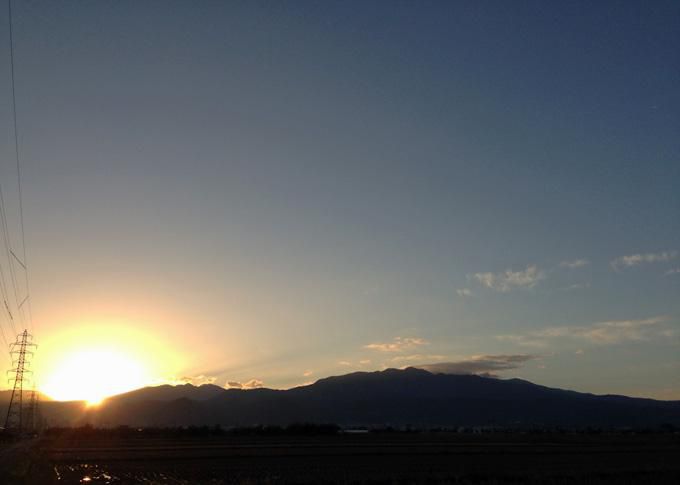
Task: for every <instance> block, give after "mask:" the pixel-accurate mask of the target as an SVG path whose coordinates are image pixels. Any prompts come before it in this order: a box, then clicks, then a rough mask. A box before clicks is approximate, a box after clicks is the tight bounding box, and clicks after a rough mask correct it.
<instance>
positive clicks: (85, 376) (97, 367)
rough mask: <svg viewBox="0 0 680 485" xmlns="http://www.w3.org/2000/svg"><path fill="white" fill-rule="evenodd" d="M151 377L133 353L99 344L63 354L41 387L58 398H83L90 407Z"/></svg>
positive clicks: (80, 399) (146, 382) (77, 399)
mask: <svg viewBox="0 0 680 485" xmlns="http://www.w3.org/2000/svg"><path fill="white" fill-rule="evenodd" d="M150 380H151V376H150V375H149V371H148V369H147V368H146V367H145V366H144V364H143V363H141V362H140V361H139V360H137V359H136V358H135V357H134V356H132V355H129V354H126V353H125V352H123V351H121V350H118V349H115V348H106V347H102V348H99V349H87V350H79V351H75V352H71V353H69V354H67V355H64V356H63V358H62V359H61V360H59V361H57V362H54V365H53V366H52V368H51V369H49V370H48V372H47V375H46V376H45V380H44V381H43V382H44V383H43V385H41V389H42V390H43V392H45V394H47V395H48V396H50V397H51V398H53V399H56V400H58V401H86V402H87V404H88V405H90V406H92V405H96V404H99V403H101V402H102V401H103V400H104V399H105V398H106V397H109V396H112V395H115V394H120V393H122V392H127V391H131V390H133V389H137V388H139V387H143V386H145V385H147V384H148V383H149V382H150Z"/></svg>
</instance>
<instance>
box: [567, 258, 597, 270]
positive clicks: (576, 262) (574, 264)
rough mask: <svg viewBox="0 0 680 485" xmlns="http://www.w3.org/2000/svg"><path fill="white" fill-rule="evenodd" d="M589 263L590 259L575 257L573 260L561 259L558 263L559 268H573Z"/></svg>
mask: <svg viewBox="0 0 680 485" xmlns="http://www.w3.org/2000/svg"><path fill="white" fill-rule="evenodd" d="M589 264H590V261H588V260H587V259H575V260H573V261H562V262H561V263H560V267H561V268H568V269H575V268H582V267H583V266H587V265H589Z"/></svg>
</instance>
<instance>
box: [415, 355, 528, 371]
mask: <svg viewBox="0 0 680 485" xmlns="http://www.w3.org/2000/svg"><path fill="white" fill-rule="evenodd" d="M539 358H540V356H539V355H533V354H500V355H474V356H472V357H469V358H467V359H464V360H459V361H456V362H439V363H435V364H425V365H419V366H416V367H418V368H419V369H424V370H426V371H428V372H432V373H434V374H483V375H494V374H493V373H494V372H501V371H505V370H511V369H517V368H519V367H522V365H523V364H524V363H526V362H528V361H530V360H535V359H539Z"/></svg>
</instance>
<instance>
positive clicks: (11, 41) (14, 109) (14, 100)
mask: <svg viewBox="0 0 680 485" xmlns="http://www.w3.org/2000/svg"><path fill="white" fill-rule="evenodd" d="M7 13H8V18H9V65H10V78H11V80H12V121H13V123H14V154H15V157H16V162H17V188H18V195H19V221H20V225H21V246H22V250H23V251H22V252H23V263H22V266H23V267H24V279H25V282H26V299H25V300H24V301H26V300H27V301H28V322H29V325H30V327H31V329H32V328H33V310H32V308H31V298H30V296H31V290H30V286H29V284H28V258H27V257H26V231H25V230H24V204H23V197H22V194H21V163H19V161H20V156H19V130H18V129H17V97H16V87H15V81H14V31H13V29H12V23H13V22H12V0H7ZM12 254H13V253H12ZM17 259H18V258H17ZM11 264H12V263H10V267H11ZM18 304H19V302H18V299H17V305H18ZM22 304H23V303H22ZM17 309H18V311H19V312H20V313H22V310H21V308H20V307H18V308H17Z"/></svg>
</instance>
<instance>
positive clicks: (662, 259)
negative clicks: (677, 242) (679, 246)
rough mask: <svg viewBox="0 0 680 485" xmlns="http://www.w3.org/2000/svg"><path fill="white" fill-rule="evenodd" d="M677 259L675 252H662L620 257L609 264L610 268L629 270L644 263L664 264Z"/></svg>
mask: <svg viewBox="0 0 680 485" xmlns="http://www.w3.org/2000/svg"><path fill="white" fill-rule="evenodd" d="M677 257H678V252H677V251H662V252H660V253H646V254H630V255H628V256H621V257H620V258H616V259H615V260H613V261H612V262H611V265H612V268H614V269H615V270H618V269H620V268H630V267H632V266H637V265H640V264H646V263H666V262H668V261H671V260H673V259H675V258H677Z"/></svg>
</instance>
